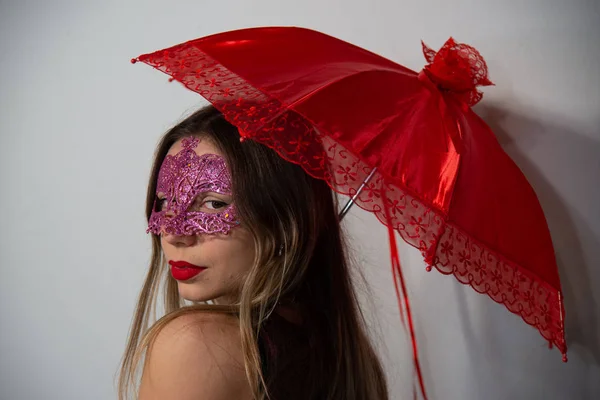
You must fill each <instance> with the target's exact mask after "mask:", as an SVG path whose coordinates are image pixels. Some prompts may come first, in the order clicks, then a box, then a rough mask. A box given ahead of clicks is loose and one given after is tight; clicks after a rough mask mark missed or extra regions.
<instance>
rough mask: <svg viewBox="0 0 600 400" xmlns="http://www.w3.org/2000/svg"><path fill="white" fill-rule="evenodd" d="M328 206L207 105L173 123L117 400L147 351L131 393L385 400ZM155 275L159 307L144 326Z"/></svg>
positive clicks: (156, 178) (326, 198)
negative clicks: (155, 318) (145, 271)
mask: <svg viewBox="0 0 600 400" xmlns="http://www.w3.org/2000/svg"><path fill="white" fill-rule="evenodd" d="M181 182H184V183H185V182H187V183H188V184H187V185H184V186H181V185H180V183H181ZM173 188H175V189H174V190H173ZM336 206H337V204H336V202H335V197H334V195H333V193H332V191H331V190H330V188H329V187H328V186H327V184H326V183H325V182H323V181H321V180H317V179H314V178H312V177H310V176H309V175H308V174H306V173H305V172H304V170H303V169H302V168H301V167H299V166H297V165H294V164H292V163H289V162H287V161H285V160H283V159H282V158H281V157H279V156H278V155H277V154H276V153H275V152H274V151H272V150H271V149H269V148H267V147H265V146H263V145H261V144H258V143H255V142H253V141H244V142H241V141H240V135H239V132H238V130H237V129H236V128H235V127H234V126H233V125H231V124H229V123H228V122H227V121H226V120H225V119H224V118H223V116H222V115H221V114H220V113H219V112H218V111H217V110H216V109H214V108H213V107H212V106H209V107H205V108H203V109H201V110H199V111H197V112H196V113H194V114H193V115H191V116H190V117H188V118H186V119H185V120H184V121H183V122H181V123H179V124H178V125H177V126H175V127H174V128H172V129H171V130H170V131H168V132H167V133H166V135H165V136H164V137H163V139H162V140H161V142H160V144H159V146H158V149H157V153H156V157H155V161H154V166H153V169H152V174H151V177H150V182H149V186H148V194H147V202H146V215H147V217H148V220H149V227H148V230H149V231H150V232H152V244H153V252H152V261H151V264H150V269H149V271H148V275H147V278H146V281H145V283H144V286H143V288H142V291H141V294H140V297H139V300H138V304H137V311H136V314H135V317H134V321H133V325H132V329H131V332H130V336H129V340H128V344H127V349H126V352H125V354H124V356H123V360H122V365H121V371H120V379H119V399H124V398H126V395H127V390H128V387H129V386H130V385H131V384H133V381H134V377H135V371H136V367H137V366H138V364H139V361H140V360H141V358H142V356H143V355H144V354H145V361H144V365H143V373H142V378H141V384H140V387H139V400H152V399H161V400H164V399H178V400H186V399H211V400H213V399H214V400H221V399H223V400H225V399H228V400H229V399H272V400H280V399H284V400H293V399H340V400H341V399H344V400H349V399H360V400H368V399H377V400H380V399H387V398H388V394H387V386H386V381H385V376H384V373H383V370H382V367H381V364H380V362H379V360H378V358H377V356H376V354H375V351H374V349H373V346H372V345H371V343H370V342H369V339H368V337H367V334H366V329H365V324H364V319H363V316H362V314H361V312H360V309H359V305H358V302H357V298H356V294H355V291H354V288H353V285H352V282H351V279H350V271H349V265H348V260H347V256H346V251H345V247H344V240H343V237H342V234H341V230H340V225H339V222H338V217H337V211H336V210H337V207H336ZM167 263H169V266H170V275H171V276H169V272H167V265H166V264H167ZM198 267H203V268H198ZM163 276H166V283H165V287H164V290H165V292H164V297H165V307H166V315H165V316H164V317H163V318H161V319H160V320H159V321H157V322H156V323H155V324H154V325H153V326H152V327H151V328H150V329H149V330H148V331H147V332H144V329H145V327H146V326H147V323H148V318H149V314H150V312H151V309H152V307H153V306H154V303H155V301H156V296H157V291H158V287H159V279H160V278H161V277H163ZM184 300H188V301H190V302H192V303H193V305H191V306H184ZM206 302H210V303H211V304H208V303H206Z"/></svg>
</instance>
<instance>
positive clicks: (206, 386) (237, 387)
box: [139, 312, 251, 400]
mask: <svg viewBox="0 0 600 400" xmlns="http://www.w3.org/2000/svg"><path fill="white" fill-rule="evenodd" d="M169 398H173V399H175V398H176V399H183V400H185V399H199V398H201V399H213V400H221V399H223V400H225V399H232V398H235V399H245V398H248V399H250V398H251V395H250V386H249V384H248V382H247V380H246V374H245V370H244V356H243V353H242V347H241V339H240V333H239V322H238V320H237V318H236V317H235V316H231V315H227V314H222V313H215V312H193V313H187V314H184V315H180V316H178V317H176V318H174V319H173V320H171V321H169V322H168V323H167V324H166V325H165V326H164V327H163V328H162V329H161V330H160V332H159V333H158V335H157V336H156V339H155V340H154V342H153V343H152V344H151V346H150V348H149V349H148V354H147V356H146V362H145V364H144V372H143V375H142V382H141V385H140V392H139V400H154V399H169Z"/></svg>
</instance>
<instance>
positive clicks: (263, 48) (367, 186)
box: [132, 27, 566, 386]
mask: <svg viewBox="0 0 600 400" xmlns="http://www.w3.org/2000/svg"><path fill="white" fill-rule="evenodd" d="M423 51H424V53H425V57H426V59H427V61H428V64H427V65H426V66H425V68H424V69H423V70H422V71H421V72H419V73H417V72H414V71H412V70H410V69H408V68H406V67H403V66H401V65H398V64H396V63H394V62H392V61H390V60H387V59H385V58H383V57H381V56H378V55H376V54H373V53H371V52H369V51H367V50H364V49H362V48H360V47H356V46H354V45H352V44H349V43H346V42H343V41H341V40H338V39H336V38H333V37H330V36H327V35H324V34H322V33H319V32H315V31H311V30H307V29H300V28H292V27H270V28H252V29H243V30H237V31H232V32H225V33H220V34H216V35H212V36H207V37H204V38H200V39H196V40H192V41H189V42H186V43H182V44H179V45H176V46H173V47H171V48H168V49H165V50H160V51H156V52H154V53H151V54H145V55H142V56H140V57H138V58H137V59H134V60H132V62H135V61H142V62H144V63H146V64H149V65H151V66H153V67H154V68H156V69H158V70H160V71H163V72H165V73H167V74H169V75H170V76H171V77H172V79H175V80H177V81H179V82H181V83H182V84H183V85H185V86H186V87H187V88H189V89H190V90H193V91H195V92H197V93H199V94H200V95H202V96H203V97H205V98H206V99H207V100H208V101H210V102H211V103H212V104H213V105H214V106H215V107H216V108H218V109H219V110H220V111H221V112H222V113H223V114H224V115H225V117H226V118H227V119H228V120H229V121H230V122H231V123H233V124H234V125H236V126H237V127H238V128H239V130H240V132H241V134H242V136H243V137H244V138H248V139H252V140H255V141H257V142H260V143H263V144H265V145H267V146H269V147H271V148H273V149H275V150H276V151H277V152H278V153H279V154H280V155H281V156H282V157H283V158H285V159H286V160H289V161H291V162H294V163H298V164H300V165H302V166H303V167H304V169H305V170H306V171H307V172H308V173H309V174H310V175H312V176H314V177H316V178H320V179H324V180H326V181H327V182H328V183H329V185H330V186H331V187H332V189H334V190H335V191H336V192H338V193H342V194H346V195H349V196H352V197H353V200H354V201H355V202H356V204H358V205H359V206H360V207H362V208H364V209H365V210H368V211H372V212H373V213H375V215H376V216H377V217H378V218H379V220H381V221H382V222H383V223H384V224H386V225H387V226H388V228H389V229H390V243H391V245H392V248H391V249H392V260H393V271H394V277H395V283H397V284H399V285H400V286H401V288H402V289H404V288H403V281H402V276H401V273H400V268H399V263H398V258H397V251H396V248H395V242H394V235H393V229H395V230H397V231H398V232H399V233H400V235H401V236H402V238H403V239H404V240H405V241H406V242H408V243H409V244H411V245H413V246H415V247H417V248H418V249H419V250H420V251H421V252H422V254H423V256H424V259H425V262H426V263H427V265H428V267H427V269H428V270H430V269H431V268H432V267H435V268H437V269H438V270H439V271H440V272H442V273H444V274H453V275H454V276H455V277H456V278H457V279H458V280H459V281H460V282H462V283H465V284H469V285H470V286H471V287H473V288H474V289H475V290H476V291H478V292H480V293H485V294H487V295H488V296H489V297H491V298H492V299H493V300H494V301H496V302H498V303H501V304H504V305H505V306H506V308H508V309H509V310H510V311H512V312H513V313H515V314H518V315H520V316H521V317H522V318H523V320H524V321H525V322H526V323H528V324H530V325H532V326H534V327H536V328H537V329H538V330H539V332H540V333H541V334H542V336H543V337H544V338H545V339H546V340H548V341H549V343H550V345H552V344H554V345H556V347H558V349H559V350H560V351H561V352H562V353H563V359H564V360H565V361H566V343H565V337H564V316H565V313H564V307H563V303H562V291H561V285H560V280H559V276H558V271H557V266H556V260H555V256H554V250H553V246H552V241H551V238H550V233H549V230H548V226H547V223H546V220H545V217H544V214H543V211H542V209H541V207H540V204H539V202H538V199H537V197H536V195H535V192H534V191H533V189H532V188H531V186H530V185H529V183H528V182H527V180H526V178H525V177H524V175H523V174H522V172H521V171H520V170H519V168H518V167H517V166H516V164H515V163H514V162H513V161H512V160H511V159H510V158H509V157H508V156H507V154H506V153H505V152H504V151H503V150H502V148H501V147H500V145H499V144H498V141H497V139H496V137H495V136H494V134H493V132H492V131H491V130H490V128H489V127H488V126H487V125H486V124H485V122H484V121H482V120H481V119H480V118H479V117H478V116H477V115H476V114H475V113H474V112H473V111H472V110H471V108H470V107H471V106H472V105H473V104H475V103H476V102H478V101H479V100H480V99H481V97H482V95H481V93H480V92H479V91H477V89H476V87H477V86H478V85H490V84H491V82H490V81H489V80H488V78H487V67H486V64H485V61H484V60H483V58H482V57H481V56H480V54H479V53H478V52H477V50H475V49H474V48H473V47H470V46H468V45H464V44H459V43H456V42H455V41H454V40H452V39H450V40H448V41H447V42H446V44H445V45H444V46H443V47H442V49H441V50H440V51H439V52H437V53H436V52H434V51H432V50H431V49H429V48H427V47H426V46H425V45H423ZM361 188H362V190H359V189H361ZM403 292H404V293H405V291H403ZM403 296H404V298H405V301H406V296H405V295H403ZM399 297H400V296H399ZM405 306H406V307H408V303H407V302H405ZM407 311H408V310H407ZM408 320H409V327H410V330H411V336H412V338H413V350H414V352H415V359H417V357H416V344H415V342H414V331H413V328H412V321H411V320H410V313H408ZM417 372H419V377H420V371H419V368H418V362H417ZM421 383H422V382H421ZM421 386H422V385H421Z"/></svg>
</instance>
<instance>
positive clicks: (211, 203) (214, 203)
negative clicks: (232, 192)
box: [203, 200, 228, 211]
mask: <svg viewBox="0 0 600 400" xmlns="http://www.w3.org/2000/svg"><path fill="white" fill-rule="evenodd" d="M203 205H204V206H205V207H206V208H208V209H209V210H214V211H218V210H221V209H223V208H225V207H227V205H228V204H227V203H225V202H223V201H218V200H207V201H205V202H204V203H203Z"/></svg>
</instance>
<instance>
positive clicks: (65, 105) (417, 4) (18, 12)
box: [0, 0, 600, 400]
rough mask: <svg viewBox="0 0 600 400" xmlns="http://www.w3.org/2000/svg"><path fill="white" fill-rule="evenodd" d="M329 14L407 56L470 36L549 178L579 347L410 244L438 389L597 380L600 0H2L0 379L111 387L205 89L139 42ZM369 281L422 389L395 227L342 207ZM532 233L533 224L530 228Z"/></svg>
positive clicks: (548, 199)
mask: <svg viewBox="0 0 600 400" xmlns="http://www.w3.org/2000/svg"><path fill="white" fill-rule="evenodd" d="M262 25H296V26H304V27H308V28H313V29H317V30H320V31H323V32H325V33H328V34H331V35H334V36H337V37H339V38H342V39H344V40H347V41H351V42H353V43H356V44H358V45H359V46H363V47H366V48H368V49H370V50H372V51H374V52H377V53H379V54H381V55H383V56H385V57H387V58H390V59H392V60H395V61H397V62H399V63H401V64H404V65H406V66H408V67H410V68H412V69H415V70H419V69H420V68H421V67H422V66H423V64H424V59H423V56H422V54H421V49H420V42H419V41H420V40H421V39H424V40H425V41H426V42H427V43H428V44H429V45H430V46H432V47H433V48H435V49H438V48H439V47H440V46H441V45H442V44H443V42H444V41H445V40H446V39H447V38H448V37H449V36H450V35H452V36H454V37H455V38H456V39H457V40H459V41H462V42H466V43H468V44H471V45H474V46H475V47H477V48H478V49H479V50H480V51H481V52H482V54H483V55H484V57H485V58H486V60H487V61H488V64H489V68H490V71H491V79H492V80H493V81H494V82H495V83H496V85H497V86H496V87H491V88H488V89H487V90H486V95H485V97H484V100H483V102H482V104H481V105H480V106H478V107H477V109H476V111H478V112H479V113H480V115H482V116H484V117H485V119H486V120H487V121H488V123H489V124H490V125H491V126H492V127H493V129H494V130H495V132H496V134H497V135H498V137H499V139H500V141H501V143H502V144H503V146H504V148H505V149H506V151H507V152H508V153H509V154H510V155H511V156H512V157H513V159H514V160H515V161H516V162H517V164H518V165H519V166H520V167H521V168H522V170H523V171H524V172H525V175H526V176H527V177H528V178H529V179H530V182H531V183H532V185H533V186H534V188H535V189H536V191H537V193H538V195H539V197H540V200H541V203H542V205H543V207H544V210H545V212H546V215H547V218H548V220H549V224H550V227H551V231H552V235H553V239H554V243H555V247H556V252H557V255H558V259H559V262H560V274H561V279H562V282H563V287H564V291H565V303H566V308H567V333H568V344H569V346H570V349H569V362H568V363H566V364H564V363H563V362H562V361H561V357H560V354H559V352H558V351H557V350H556V349H554V350H548V348H547V344H546V342H545V341H544V340H542V338H541V336H540V335H539V334H538V332H537V331H536V330H535V329H534V328H531V327H530V326H527V325H526V324H524V323H523V322H522V320H521V319H520V318H519V317H517V316H515V315H513V314H511V313H509V312H508V311H507V310H505V309H504V308H503V307H502V306H499V305H497V304H495V303H493V302H492V301H491V300H490V299H489V298H487V296H482V295H479V294H477V293H475V292H474V291H473V290H472V289H470V288H468V287H465V286H463V285H461V284H459V283H458V282H456V281H455V280H454V278H452V277H447V276H442V275H441V274H439V273H437V272H435V271H434V272H431V273H426V272H425V271H424V265H423V263H422V262H421V260H420V256H419V254H418V253H417V252H416V251H415V250H413V249H412V248H408V247H407V246H404V247H402V248H401V252H402V254H401V256H402V261H403V266H404V271H405V274H406V278H407V280H408V285H409V290H410V294H411V301H412V306H413V312H414V317H415V320H416V324H417V332H418V343H419V350H420V354H421V361H422V363H423V365H424V375H425V381H426V387H427V389H428V390H429V397H430V399H432V400H436V399H450V400H454V399H456V400H459V399H460V400H479V399H486V400H504V399H549V400H563V399H569V400H570V399H594V398H595V399H598V398H600V317H599V311H598V306H599V305H600V207H599V205H600V128H599V126H600V106H599V104H600V73H599V70H600V67H599V65H600V2H598V0H587V1H586V0H562V1H560V0H545V1H542V0H525V1H516V0H510V1H498V0H477V1H475V0H454V1H447V0H429V1H400V0H393V1H392V0H386V1H373V0H371V1H365V0H360V1H358V0H352V1H348V0H347V1H341V0H338V1H333V0H302V1H288V0H285V1H282V0H253V1H242V0H236V1H224V0H221V1H169V2H167V1H156V0H149V1H137V2H133V1H77V2H76V1H72V2H67V1H60V0H55V1H41V0H40V1H37V2H32V1H16V0H14V1H7V0H0V61H1V64H0V68H1V75H0V179H1V180H0V188H1V189H0V190H1V192H0V193H1V195H0V224H1V230H0V232H1V233H0V235H1V236H0V268H1V275H0V276H1V277H0V334H1V336H0V399H1V400H38V399H46V400H51V399H52V400H53V399H57V400H58V399H60V400H82V399H85V400H105V399H114V398H115V396H116V395H115V390H114V387H113V377H114V374H115V371H116V369H117V366H118V361H119V358H120V356H121V354H122V351H123V348H124V344H125V338H126V333H127V329H128V327H129V322H130V319H131V316H132V313H133V307H134V301H135V299H136V295H137V293H138V290H139V288H140V286H141V283H142V279H143V276H144V273H145V268H146V264H147V262H148V259H149V239H148V237H147V236H146V235H145V233H144V228H145V224H144V216H143V207H144V196H145V185H146V178H147V175H148V173H149V169H150V161H151V156H152V152H153V149H154V146H155V144H156V142H157V139H158V138H159V136H160V135H161V133H162V132H163V131H164V130H165V129H166V128H168V127H169V126H171V125H172V124H173V123H174V122H175V121H177V120H178V119H179V118H180V117H181V116H182V115H183V114H184V113H186V112H189V111H190V110H192V109H194V108H196V107H197V106H198V105H200V104H201V103H202V102H201V100H200V99H199V97H198V96H197V95H195V94H193V93H191V92H188V91H186V90H184V89H183V88H182V87H181V86H180V85H178V84H168V83H167V79H166V77H165V76H164V75H163V74H161V73H159V72H157V71H154V70H152V69H151V68H150V67H147V66H145V65H135V66H132V65H131V64H130V63H129V60H130V59H131V58H132V57H134V56H137V55H139V54H142V53H146V52H150V51H153V50H157V49H160V48H164V47H168V46H171V45H173V44H176V43H180V42H183V41H186V40H189V39H193V38H196V37H200V36H204V35H207V34H212V33H216V32H220V31H224V30H230V29H237V28H243V27H250V26H262ZM345 224H346V228H347V231H348V232H349V234H350V235H351V236H352V238H353V243H354V245H353V247H354V248H355V250H356V254H357V255H358V257H359V258H360V259H361V260H362V262H363V266H364V271H365V272H366V275H367V278H368V279H369V282H370V285H371V287H372V290H373V291H374V292H375V293H376V296H375V297H374V298H372V300H371V301H370V302H366V303H365V304H366V306H367V307H369V308H370V309H371V310H372V309H373V308H374V309H376V310H377V311H376V312H372V313H371V315H372V317H373V320H374V321H375V323H376V324H378V325H375V326H379V327H380V332H381V342H380V345H379V346H380V349H381V351H382V353H384V354H386V355H385V363H386V367H387V371H388V374H389V378H390V384H391V398H392V399H409V398H412V391H411V377H412V375H411V374H412V370H411V362H410V348H409V345H408V343H409V342H408V340H407V336H406V334H405V333H404V331H403V329H402V327H401V325H400V322H399V318H398V314H397V309H396V303H395V297H394V290H393V286H392V283H391V280H390V279H389V276H390V271H389V260H388V257H389V255H388V248H387V239H386V231H385V229H384V228H383V226H382V225H381V224H379V222H377V221H376V219H375V218H374V217H373V216H372V215H370V214H366V213H364V212H361V211H360V210H357V209H354V210H353V211H352V212H351V215H350V216H349V217H348V218H347V220H346V221H345ZM524 245H525V244H524Z"/></svg>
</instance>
